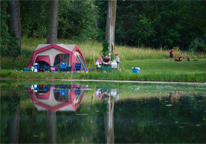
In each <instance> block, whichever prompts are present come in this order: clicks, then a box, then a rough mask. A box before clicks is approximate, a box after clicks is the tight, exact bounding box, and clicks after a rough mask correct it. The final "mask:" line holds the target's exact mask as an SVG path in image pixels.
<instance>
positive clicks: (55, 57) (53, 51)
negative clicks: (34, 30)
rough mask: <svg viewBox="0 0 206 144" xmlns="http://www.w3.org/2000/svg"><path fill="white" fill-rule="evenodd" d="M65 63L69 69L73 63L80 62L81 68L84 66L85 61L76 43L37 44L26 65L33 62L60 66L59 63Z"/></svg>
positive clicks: (73, 65) (72, 68) (30, 64)
mask: <svg viewBox="0 0 206 144" xmlns="http://www.w3.org/2000/svg"><path fill="white" fill-rule="evenodd" d="M61 62H63V63H67V66H69V67H71V71H73V70H74V68H75V63H81V69H85V68H86V61H85V59H84V57H83V55H82V52H81V51H80V49H79V48H78V46H77V45H76V44H39V45H38V46H37V48H36V49H35V50H34V52H33V54H32V56H31V59H30V61H29V65H28V67H29V68H31V66H33V65H34V64H35V63H39V65H40V66H41V65H49V66H60V63H61Z"/></svg>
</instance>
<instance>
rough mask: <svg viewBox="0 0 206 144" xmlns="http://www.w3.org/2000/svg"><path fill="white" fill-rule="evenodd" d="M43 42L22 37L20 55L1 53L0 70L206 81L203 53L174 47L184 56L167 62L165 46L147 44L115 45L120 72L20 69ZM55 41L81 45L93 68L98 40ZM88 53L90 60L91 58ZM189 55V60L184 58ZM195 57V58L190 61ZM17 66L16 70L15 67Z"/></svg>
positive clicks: (8, 74)
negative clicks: (136, 72) (133, 70)
mask: <svg viewBox="0 0 206 144" xmlns="http://www.w3.org/2000/svg"><path fill="white" fill-rule="evenodd" d="M44 43H46V39H34V38H23V39H22V51H21V53H22V55H21V57H17V58H10V57H5V56H2V57H1V71H0V72H1V73H0V76H1V77H3V78H18V79H72V78H78V79H113V80H142V81H145V80H146V81H182V82H205V81H206V55H204V54H194V53H188V52H181V51H180V50H175V52H174V57H179V56H184V57H185V59H184V60H183V61H182V62H175V61H172V62H170V60H169V50H154V49H150V48H146V49H145V48H131V47H126V46H116V53H118V54H119V56H120V61H121V62H120V68H121V72H119V71H117V70H113V72H112V73H99V72H96V71H95V70H94V71H90V72H89V73H88V74H85V73H82V74H70V73H32V72H22V71H21V70H23V69H24V67H26V66H27V65H28V62H29V60H30V57H31V55H32V53H33V51H34V49H35V48H36V47H37V45H38V44H44ZM58 43H64V44H77V45H78V46H79V48H80V49H81V51H82V53H83V55H84V57H85V59H86V61H87V66H88V67H89V68H93V69H95V62H96V59H97V58H98V57H99V56H100V51H101V50H102V44H101V43H98V42H94V41H87V42H79V41H71V40H65V39H59V40H58ZM92 56H93V57H94V61H92ZM187 57H190V58H191V60H192V61H186V58H187ZM193 59H199V61H193ZM132 67H140V68H141V70H140V73H139V74H134V73H132V69H131V68H132ZM16 70H17V71H16Z"/></svg>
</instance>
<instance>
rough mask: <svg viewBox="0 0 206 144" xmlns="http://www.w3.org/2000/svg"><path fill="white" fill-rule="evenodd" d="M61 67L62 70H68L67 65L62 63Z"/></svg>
mask: <svg viewBox="0 0 206 144" xmlns="http://www.w3.org/2000/svg"><path fill="white" fill-rule="evenodd" d="M60 67H61V70H66V67H67V63H63V62H61V63H60Z"/></svg>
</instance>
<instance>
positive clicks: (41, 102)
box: [28, 85, 86, 112]
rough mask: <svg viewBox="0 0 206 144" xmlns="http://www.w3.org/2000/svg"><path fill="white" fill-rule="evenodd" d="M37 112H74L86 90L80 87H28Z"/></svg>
mask: <svg viewBox="0 0 206 144" xmlns="http://www.w3.org/2000/svg"><path fill="white" fill-rule="evenodd" d="M28 90H29V94H30V97H31V99H32V102H33V104H34V105H35V107H36V108H37V109H38V110H49V111H52V112H54V111H76V110H77V108H78V107H79V105H80V103H81V101H82V99H83V97H84V95H85V92H86V90H85V89H84V87H82V86H81V85H52V86H50V85H36V86H33V85H32V86H30V87H28Z"/></svg>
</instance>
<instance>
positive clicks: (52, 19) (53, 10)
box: [47, 0, 59, 44]
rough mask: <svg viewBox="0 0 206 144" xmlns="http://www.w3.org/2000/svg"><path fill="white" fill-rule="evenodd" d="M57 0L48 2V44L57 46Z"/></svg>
mask: <svg viewBox="0 0 206 144" xmlns="http://www.w3.org/2000/svg"><path fill="white" fill-rule="evenodd" d="M58 10H59V0H52V1H50V16H49V31H48V37H47V43H48V44H57V28H58Z"/></svg>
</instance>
